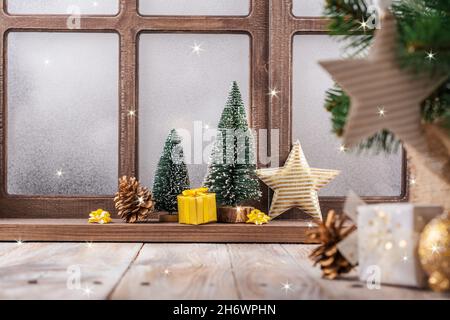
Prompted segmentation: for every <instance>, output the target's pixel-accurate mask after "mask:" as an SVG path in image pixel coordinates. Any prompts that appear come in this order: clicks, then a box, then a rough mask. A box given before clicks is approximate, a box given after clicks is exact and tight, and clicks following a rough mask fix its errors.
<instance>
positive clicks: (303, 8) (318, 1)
mask: <svg viewBox="0 0 450 320" xmlns="http://www.w3.org/2000/svg"><path fill="white" fill-rule="evenodd" d="M324 7H325V0H294V2H293V6H292V12H293V14H294V15H295V16H298V17H320V16H323V9H324Z"/></svg>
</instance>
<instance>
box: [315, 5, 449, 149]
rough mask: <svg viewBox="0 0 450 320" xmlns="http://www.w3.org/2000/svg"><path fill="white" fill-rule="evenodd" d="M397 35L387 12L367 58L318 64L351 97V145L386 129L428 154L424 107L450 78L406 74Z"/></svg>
mask: <svg viewBox="0 0 450 320" xmlns="http://www.w3.org/2000/svg"><path fill="white" fill-rule="evenodd" d="M397 37H398V33H397V27H396V21H395V17H394V16H393V15H392V14H391V13H389V12H387V13H385V15H384V16H383V20H382V28H381V29H380V30H378V31H377V33H376V35H375V40H374V44H373V46H372V48H371V49H370V52H369V56H368V58H367V59H348V60H332V61H321V62H320V65H321V66H322V67H323V68H325V70H327V71H328V72H329V73H330V74H331V75H332V77H333V78H334V80H335V81H336V82H337V83H338V84H339V85H340V86H341V87H342V89H343V90H344V91H345V92H346V93H347V94H348V95H349V96H350V99H351V108H350V112H349V116H348V118H347V124H346V127H345V130H344V137H343V138H344V144H345V145H346V146H348V147H352V146H355V145H357V144H359V143H360V142H361V140H363V139H366V138H369V137H370V136H373V135H374V134H376V133H377V132H379V131H381V130H383V129H386V130H389V131H390V132H393V133H394V134H395V135H396V136H397V138H398V139H399V140H401V141H402V142H403V143H406V144H407V145H409V146H411V147H413V148H415V149H416V150H418V151H426V149H425V147H426V143H425V139H424V135H423V128H422V125H421V114H420V111H421V110H420V104H421V102H422V101H424V100H425V99H426V98H427V97H428V96H429V95H430V94H431V93H432V92H433V91H434V90H435V89H437V88H438V86H439V85H440V84H441V83H443V81H445V79H446V78H447V76H443V77H432V76H430V75H428V74H414V73H412V72H409V71H408V70H402V69H401V68H400V66H399V64H398V62H397V57H396V48H397Z"/></svg>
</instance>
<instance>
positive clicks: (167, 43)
mask: <svg viewBox="0 0 450 320" xmlns="http://www.w3.org/2000/svg"><path fill="white" fill-rule="evenodd" d="M196 47H197V48H198V47H200V50H197V51H196V50H194V49H195V48H196ZM249 73H250V41H249V38H248V36H245V35H220V34H213V35H206V34H143V35H141V37H140V40H139V111H138V118H139V175H140V179H141V181H142V182H143V183H145V184H146V185H149V186H152V185H153V180H154V174H155V170H156V165H157V163H158V160H159V157H160V154H161V152H162V149H163V145H164V141H165V139H166V136H167V135H168V133H169V131H170V129H172V128H175V129H181V130H179V133H180V132H181V133H182V132H185V133H187V134H189V135H190V136H191V139H186V138H185V143H186V144H187V145H188V147H185V155H186V160H187V162H190V163H191V164H190V165H189V166H188V168H189V175H190V178H191V185H192V186H193V187H194V186H200V185H201V183H202V181H203V178H204V176H205V174H206V167H207V165H206V162H207V160H208V157H209V149H208V146H209V145H210V143H211V142H210V141H211V139H210V138H211V137H207V136H205V141H204V142H202V140H203V139H202V132H203V133H204V134H205V135H207V134H208V133H209V132H211V131H210V129H211V128H217V123H218V121H219V118H220V115H221V113H222V110H223V107H224V106H225V103H226V100H227V96H228V90H229V89H230V85H231V82H232V81H233V80H236V81H238V83H239V85H240V88H241V91H242V94H243V99H244V103H245V105H246V106H248V103H249V83H250V74H249ZM195 121H197V122H195ZM194 127H196V128H197V130H195V132H194ZM208 128H209V129H208ZM194 134H196V135H197V136H196V137H195V138H194ZM208 140H209V141H208ZM194 144H195V148H199V149H200V150H206V151H204V153H205V155H204V157H202V154H201V151H200V154H199V153H198V152H194ZM196 150H198V149H196ZM189 154H190V155H189ZM199 156H200V159H198V157H199ZM202 158H203V159H202Z"/></svg>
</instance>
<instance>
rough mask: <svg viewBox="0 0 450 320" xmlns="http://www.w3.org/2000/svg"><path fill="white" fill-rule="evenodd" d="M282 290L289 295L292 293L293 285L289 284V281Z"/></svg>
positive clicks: (283, 284) (282, 286)
mask: <svg viewBox="0 0 450 320" xmlns="http://www.w3.org/2000/svg"><path fill="white" fill-rule="evenodd" d="M281 290H284V292H285V293H286V294H288V292H289V291H292V284H291V283H289V280H288V281H286V282H285V283H282V284H281Z"/></svg>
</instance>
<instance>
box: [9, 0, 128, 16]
mask: <svg viewBox="0 0 450 320" xmlns="http://www.w3.org/2000/svg"><path fill="white" fill-rule="evenodd" d="M6 4H7V10H8V13H10V14H94V15H101V14H106V15H115V14H117V13H118V12H119V0H27V1H24V0H7V3H6Z"/></svg>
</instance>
